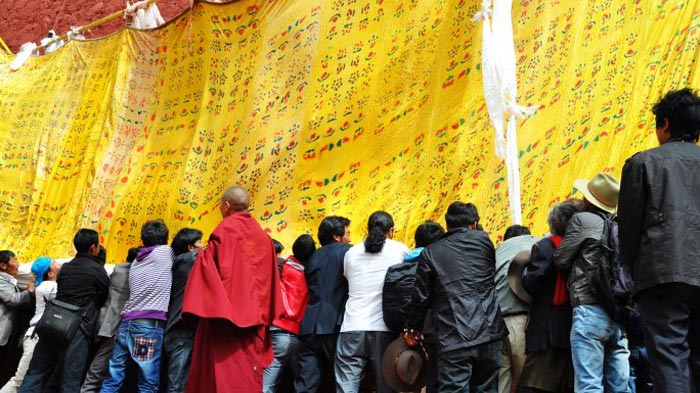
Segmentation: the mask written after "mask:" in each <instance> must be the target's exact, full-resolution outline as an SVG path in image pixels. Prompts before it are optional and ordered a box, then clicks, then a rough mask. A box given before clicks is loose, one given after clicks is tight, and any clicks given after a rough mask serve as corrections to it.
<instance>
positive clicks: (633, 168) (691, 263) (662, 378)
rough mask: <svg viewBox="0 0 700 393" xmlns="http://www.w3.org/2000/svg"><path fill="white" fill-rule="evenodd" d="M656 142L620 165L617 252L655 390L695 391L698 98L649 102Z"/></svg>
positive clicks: (699, 251) (699, 247) (698, 347)
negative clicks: (629, 282)
mask: <svg viewBox="0 0 700 393" xmlns="http://www.w3.org/2000/svg"><path fill="white" fill-rule="evenodd" d="M652 111H653V113H654V115H655V116H656V136H657V139H658V142H659V145H660V146H658V147H656V148H653V149H650V150H647V151H644V152H641V153H638V154H635V155H634V156H632V157H630V158H629V159H628V160H627V162H626V163H625V166H624V167H623V168H622V182H621V184H620V200H619V204H620V206H619V210H618V222H619V237H620V252H621V258H622V261H623V263H625V264H627V265H628V266H629V268H630V269H629V271H630V272H632V274H633V278H634V293H635V296H636V299H637V302H638V305H639V311H640V312H641V314H642V320H643V322H644V325H643V326H644V340H645V342H646V347H647V349H648V351H649V363H650V365H651V374H652V377H653V379H654V391H655V392H662V393H663V392H673V393H688V392H700V301H699V300H698V298H700V241H698V239H700V175H699V174H700V147H698V146H697V143H698V139H699V137H700V97H699V96H698V95H697V94H696V93H695V92H693V91H692V90H690V89H682V90H678V91H671V92H669V93H667V94H666V95H665V96H664V97H663V98H662V99H661V100H660V101H659V102H658V103H657V104H656V105H654V107H653V110H652Z"/></svg>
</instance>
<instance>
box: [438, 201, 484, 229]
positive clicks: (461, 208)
mask: <svg viewBox="0 0 700 393" xmlns="http://www.w3.org/2000/svg"><path fill="white" fill-rule="evenodd" d="M478 221H479V212H478V211H477V210H476V206H474V204H473V203H464V202H452V204H450V206H449V207H448V208H447V213H445V223H446V224H447V227H448V228H450V229H451V228H466V227H468V226H469V225H472V224H477V223H478Z"/></svg>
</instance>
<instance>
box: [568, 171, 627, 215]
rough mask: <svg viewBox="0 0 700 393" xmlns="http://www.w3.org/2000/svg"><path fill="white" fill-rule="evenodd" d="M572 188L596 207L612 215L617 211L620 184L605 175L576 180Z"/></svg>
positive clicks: (601, 173) (600, 174)
mask: <svg viewBox="0 0 700 393" xmlns="http://www.w3.org/2000/svg"><path fill="white" fill-rule="evenodd" d="M574 188H576V189H577V190H579V191H581V193H582V194H583V196H584V197H585V198H586V200H588V202H590V203H592V204H593V205H595V206H596V207H598V208H600V209H602V210H605V211H606V212H608V213H610V214H613V213H615V210H617V198H618V196H619V195H620V182H619V181H617V179H615V178H614V177H612V176H610V175H608V174H607V173H603V172H600V173H599V174H597V175H595V176H593V178H592V179H591V180H586V179H577V180H576V181H574Z"/></svg>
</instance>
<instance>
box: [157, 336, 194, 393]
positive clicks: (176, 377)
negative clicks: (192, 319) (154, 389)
mask: <svg viewBox="0 0 700 393" xmlns="http://www.w3.org/2000/svg"><path fill="white" fill-rule="evenodd" d="M194 333H195V329H192V328H190V327H187V326H175V327H174V328H172V329H170V330H169V331H168V333H166V334H165V340H164V342H163V351H164V352H165V357H166V358H167V359H168V378H167V381H168V386H167V388H166V389H165V391H166V392H167V393H179V392H184V391H185V385H186V384H187V376H188V375H189V371H190V362H191V361H192V348H193V347H194Z"/></svg>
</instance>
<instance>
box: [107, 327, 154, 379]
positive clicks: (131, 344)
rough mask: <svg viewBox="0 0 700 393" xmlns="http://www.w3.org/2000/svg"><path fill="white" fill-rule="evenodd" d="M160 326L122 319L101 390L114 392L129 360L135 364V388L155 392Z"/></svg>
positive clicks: (122, 377)
mask: <svg viewBox="0 0 700 393" xmlns="http://www.w3.org/2000/svg"><path fill="white" fill-rule="evenodd" d="M162 345H163V328H162V327H155V326H151V325H149V324H146V323H142V322H139V320H132V321H123V322H122V323H121V324H120V325H119V331H118V332H117V335H116V336H115V337H114V350H113V352H112V357H111V358H110V359H109V377H107V379H106V380H105V381H104V382H103V383H102V389H101V390H100V392H102V393H117V392H119V389H120V388H121V387H122V384H123V383H124V378H125V376H126V375H125V374H126V364H127V362H128V361H129V359H131V360H133V361H134V363H136V365H137V366H138V390H139V392H140V393H144V392H152V393H157V392H158V382H159V380H160V353H161V346H162Z"/></svg>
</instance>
